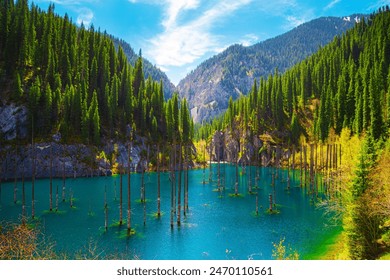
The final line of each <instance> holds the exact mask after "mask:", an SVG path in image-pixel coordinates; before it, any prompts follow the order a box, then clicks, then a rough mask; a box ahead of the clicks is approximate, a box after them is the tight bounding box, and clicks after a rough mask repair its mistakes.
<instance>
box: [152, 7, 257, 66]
mask: <svg viewBox="0 0 390 280" xmlns="http://www.w3.org/2000/svg"><path fill="white" fill-rule="evenodd" d="M251 1H252V0H237V1H234V2H233V3H231V2H227V1H223V0H220V1H217V3H216V4H214V5H213V6H211V7H209V8H208V9H206V10H205V11H203V12H202V13H200V15H199V16H198V17H196V18H195V19H193V20H192V21H190V22H185V23H181V22H180V21H179V17H180V14H182V13H183V12H184V11H187V10H196V12H200V11H199V9H198V8H199V0H185V1H176V0H165V1H164V3H165V4H166V6H167V7H166V8H165V12H164V14H165V16H164V20H163V22H162V26H163V27H164V31H163V32H162V33H161V34H158V35H157V36H155V37H154V38H152V39H150V40H149V43H150V47H149V48H147V49H146V54H147V56H148V57H151V58H152V59H153V60H154V61H155V62H156V64H157V65H158V66H159V67H161V68H167V67H169V66H183V65H186V64H190V63H192V62H194V61H195V60H196V59H198V58H200V57H202V56H203V55H204V54H206V53H207V52H213V51H215V50H217V49H219V48H221V46H220V45H221V43H220V38H221V36H219V35H215V34H213V33H212V32H211V27H212V25H213V24H214V23H216V22H217V21H219V20H221V19H223V18H225V17H228V16H229V15H230V14H231V13H232V12H234V11H235V10H237V9H239V8H240V7H242V6H244V5H246V4H249V3H250V2H251Z"/></svg>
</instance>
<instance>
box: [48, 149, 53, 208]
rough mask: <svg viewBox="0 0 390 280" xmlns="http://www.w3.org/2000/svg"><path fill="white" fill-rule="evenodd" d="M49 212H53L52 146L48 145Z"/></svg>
mask: <svg viewBox="0 0 390 280" xmlns="http://www.w3.org/2000/svg"><path fill="white" fill-rule="evenodd" d="M49 208H50V209H49V210H50V212H51V211H53V145H52V144H50V203H49Z"/></svg>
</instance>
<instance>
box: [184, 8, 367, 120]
mask: <svg viewBox="0 0 390 280" xmlns="http://www.w3.org/2000/svg"><path fill="white" fill-rule="evenodd" d="M361 18H362V16H361V15H352V16H350V17H345V18H338V17H323V18H319V19H315V20H312V21H310V22H308V23H304V24H302V25H300V26H298V27H296V28H294V29H293V30H291V31H289V32H287V33H285V34H283V35H280V36H277V37H275V38H272V39H269V40H266V41H264V42H261V43H258V44H255V45H253V46H249V47H244V46H242V45H233V46H231V47H229V48H228V49H226V50H225V51H224V52H222V53H220V54H218V55H216V56H214V57H212V58H210V59H208V60H206V61H205V62H203V63H202V64H201V65H199V67H197V68H196V69H195V70H194V71H192V72H191V73H190V74H188V75H187V77H186V78H184V79H183V80H182V81H180V83H179V85H178V87H177V88H178V91H179V94H180V96H182V97H185V98H187V100H188V102H189V106H190V109H191V113H192V116H193V118H194V121H195V122H202V121H203V120H210V119H212V117H214V116H217V115H218V114H220V113H221V112H224V111H225V109H226V108H227V107H228V100H229V97H230V96H232V98H233V100H235V99H237V98H238V97H239V96H240V95H242V94H246V93H247V92H249V90H250V88H251V86H252V84H253V80H254V79H259V78H260V77H267V76H268V75H269V74H271V73H273V72H274V70H275V69H276V68H277V69H278V70H279V72H284V71H285V70H287V69H288V68H290V67H292V66H293V65H295V64H296V63H298V62H300V61H301V60H302V59H304V58H306V57H307V56H309V55H310V54H312V53H314V52H315V51H317V50H318V49H319V47H320V46H324V45H326V44H327V43H329V42H330V41H331V40H332V39H333V38H334V37H335V36H336V35H340V34H342V33H343V32H345V31H346V30H348V29H349V28H351V27H353V26H354V25H355V23H356V22H358V21H360V20H361Z"/></svg>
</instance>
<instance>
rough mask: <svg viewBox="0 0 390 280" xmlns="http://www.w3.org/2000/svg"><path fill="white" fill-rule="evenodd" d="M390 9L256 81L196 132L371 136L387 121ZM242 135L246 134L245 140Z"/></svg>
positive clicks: (284, 137) (384, 131) (293, 138)
mask: <svg viewBox="0 0 390 280" xmlns="http://www.w3.org/2000/svg"><path fill="white" fill-rule="evenodd" d="M389 28H390V12H389V10H388V8H387V7H386V8H385V9H383V10H380V11H379V12H378V13H376V14H373V15H371V16H370V17H369V18H368V19H363V20H362V21H361V22H359V23H358V24H357V25H356V26H355V27H354V28H352V29H350V30H349V31H347V32H346V34H344V35H342V36H338V37H336V38H335V39H334V40H333V41H332V42H331V43H330V44H328V45H326V46H324V47H323V48H321V49H320V50H319V51H318V52H316V53H315V54H313V55H312V56H310V57H309V58H307V59H305V60H303V61H302V62H300V63H298V64H297V65H295V66H294V67H292V68H291V69H289V70H287V71H286V72H285V73H283V74H281V73H280V72H278V71H277V70H275V72H274V73H273V74H272V75H269V77H268V78H267V79H264V78H261V79H260V81H259V82H256V81H255V82H254V84H253V86H252V89H251V91H250V92H249V94H248V95H247V96H243V97H241V98H239V99H238V100H237V101H235V102H233V100H232V99H230V100H229V106H228V110H227V111H226V113H225V114H224V115H223V116H221V117H220V118H218V119H216V120H214V122H213V124H212V125H206V126H203V127H202V128H201V129H200V130H199V134H198V135H199V136H202V137H204V136H207V135H210V134H211V133H213V131H214V130H224V131H226V132H227V133H230V134H232V135H238V136H239V137H240V139H241V140H242V139H245V140H244V141H248V142H250V141H252V140H251V139H253V137H255V138H257V137H259V136H260V135H263V134H269V135H273V136H275V137H276V138H277V139H279V141H280V143H283V145H287V144H294V143H295V144H298V142H299V140H300V137H301V136H302V135H303V136H305V138H306V141H325V140H326V139H327V138H328V136H329V135H334V134H335V135H339V134H340V132H341V130H342V129H343V128H348V129H350V130H351V132H352V133H354V134H358V135H359V134H362V133H367V134H370V135H371V136H372V137H373V138H374V139H381V138H385V137H388V130H389V126H390V98H389V90H390V89H389V87H390V71H389V70H390V68H389V65H390V34H389V32H388V30H389ZM241 142H242V141H241Z"/></svg>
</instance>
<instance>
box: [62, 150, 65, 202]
mask: <svg viewBox="0 0 390 280" xmlns="http://www.w3.org/2000/svg"><path fill="white" fill-rule="evenodd" d="M64 150H65V147H63V151H64ZM63 157H64V158H63V159H62V201H65V152H64V153H63Z"/></svg>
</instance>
